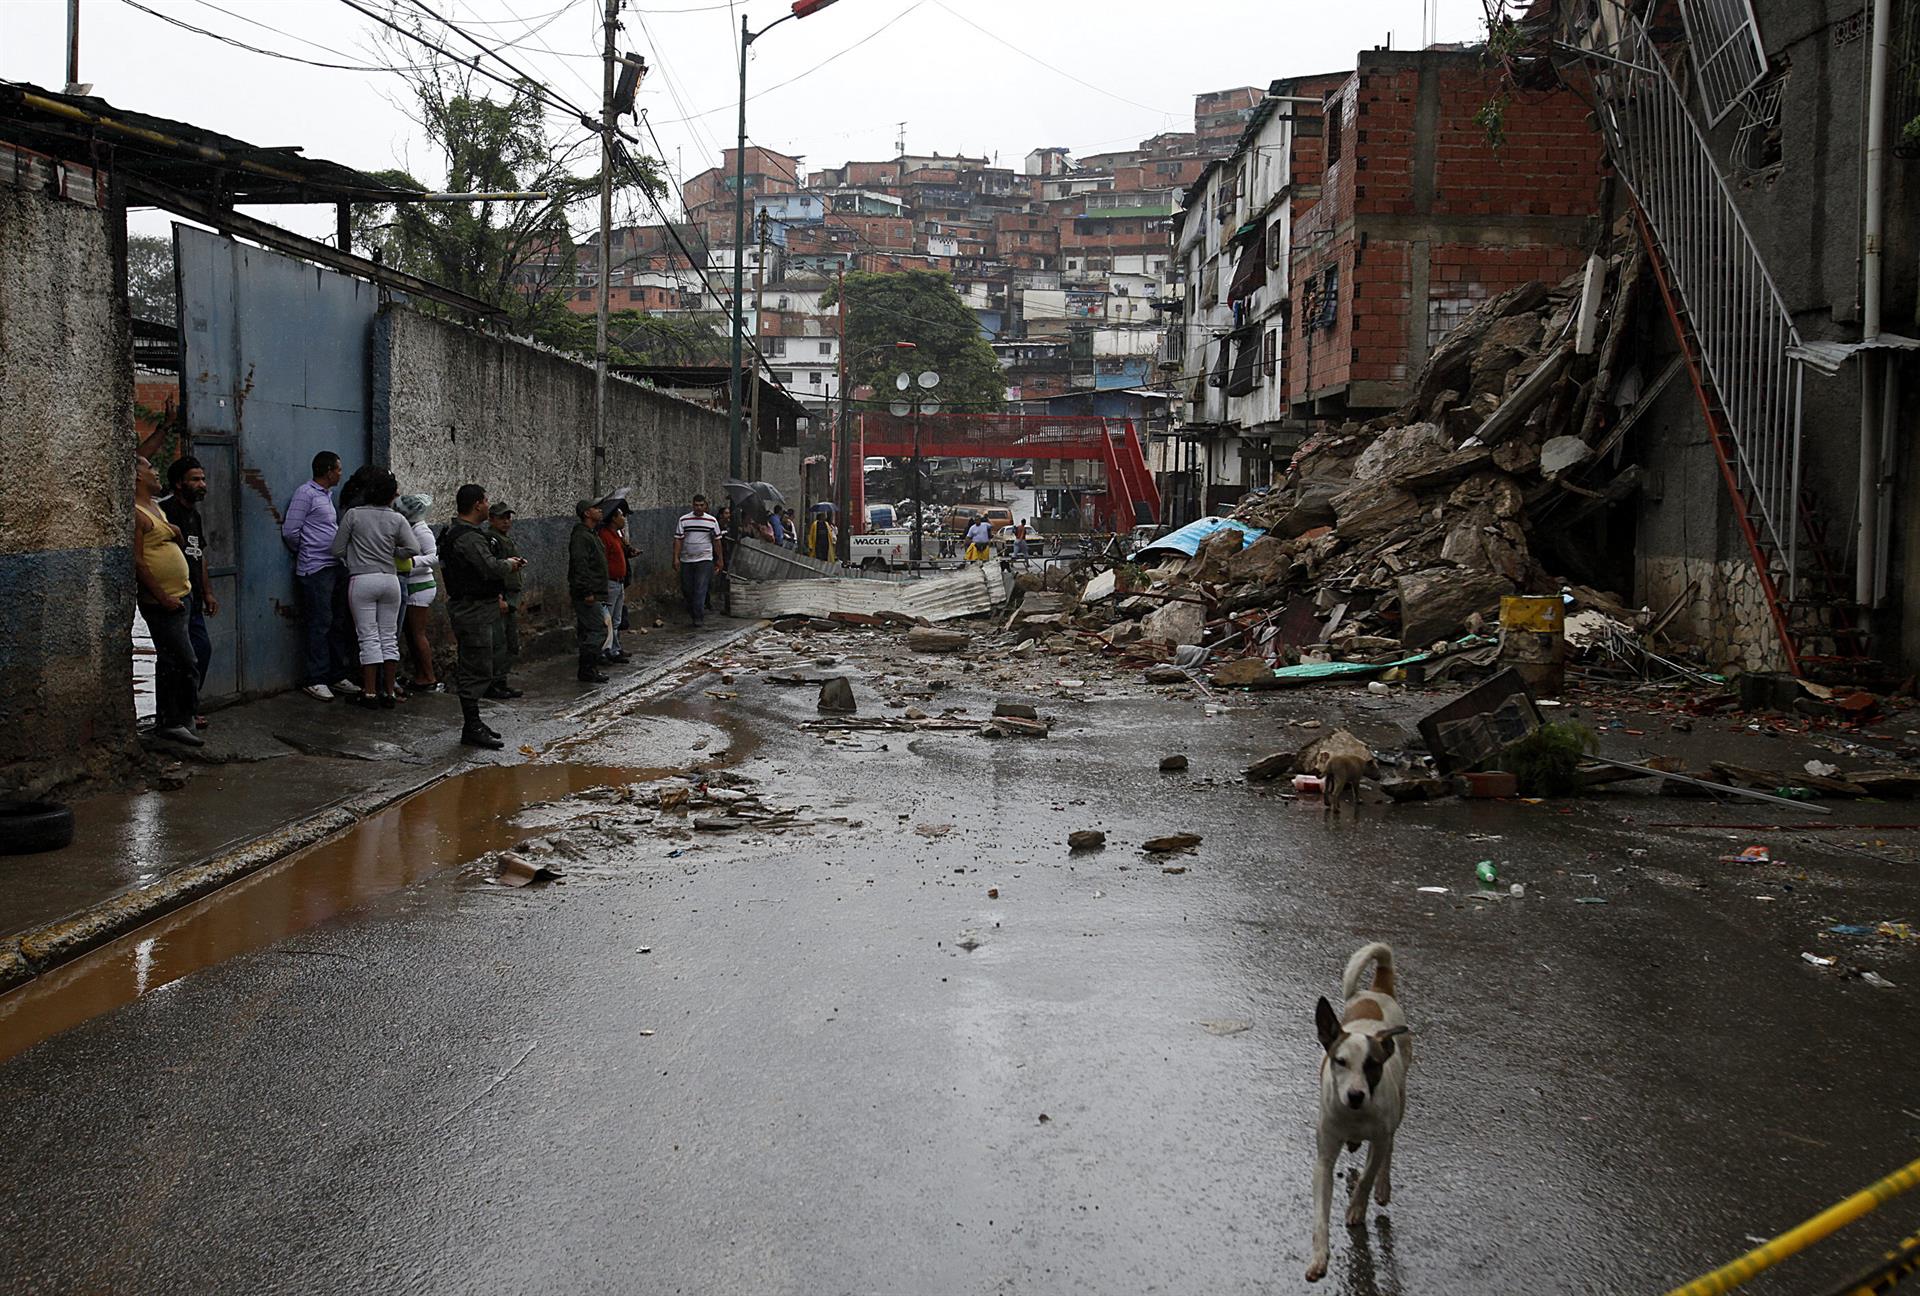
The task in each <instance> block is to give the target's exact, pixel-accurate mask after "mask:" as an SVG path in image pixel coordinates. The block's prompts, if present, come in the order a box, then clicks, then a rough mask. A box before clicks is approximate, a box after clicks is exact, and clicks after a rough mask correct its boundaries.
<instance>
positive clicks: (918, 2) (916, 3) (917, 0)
mask: <svg viewBox="0 0 1920 1296" xmlns="http://www.w3.org/2000/svg"><path fill="white" fill-rule="evenodd" d="M926 3H927V0H913V3H912V4H910V5H908V6H907V7H906V8H905V9H902V10H901V11H900V12H899V13H897V14H895V15H894V16H893V17H891V18H889V19H887V21H885V22H884V23H881V24H880V25H879V26H878V27H876V28H874V29H873V30H872V31H870V32H868V33H867V34H866V35H865V36H862V37H861V38H860V39H859V40H857V41H855V42H854V43H853V44H851V45H849V46H847V47H846V48H845V49H843V50H841V51H839V52H838V53H835V54H829V55H827V57H825V58H823V59H821V60H820V61H819V62H818V63H815V64H814V65H813V66H812V67H810V68H808V69H807V70H806V71H804V72H797V73H795V74H794V75H792V76H790V77H788V78H787V79H786V80H785V81H776V82H774V83H773V84H772V85H770V86H767V87H766V88H765V89H762V90H756V91H754V92H753V93H752V94H750V95H748V96H747V102H748V103H752V102H753V101H754V100H755V99H758V98H759V97H760V96H762V95H767V94H772V93H773V92H774V91H775V90H779V89H781V88H783V87H785V86H790V85H792V84H793V83H794V82H795V81H798V80H800V79H801V78H802V77H809V76H812V75H813V74H814V73H815V72H818V71H819V70H820V69H821V68H823V67H825V66H826V65H827V64H829V63H831V62H833V61H834V60H835V59H838V58H840V57H842V56H843V55H847V54H851V53H853V51H855V50H857V49H859V48H860V47H861V46H862V45H865V44H866V43H867V42H868V41H870V40H872V39H873V38H874V37H876V36H878V35H879V34H880V33H881V32H884V31H886V30H887V28H889V27H891V26H893V25H894V24H895V23H897V22H899V21H900V20H901V19H902V18H905V17H906V16H907V15H908V14H910V13H912V12H913V11H914V10H916V9H918V8H920V6H922V5H924V4H926ZM735 107H738V101H737V100H736V101H735V102H734V103H730V104H721V105H720V106H719V107H718V108H708V109H706V110H705V111H704V112H698V113H694V114H693V116H694V117H711V116H713V115H714V114H715V113H721V112H726V111H728V110H729V109H732V108H735ZM690 120H692V118H687V117H682V118H676V119H675V120H673V121H664V122H661V123H660V124H661V125H662V126H678V125H680V124H681V123H682V122H685V121H690Z"/></svg>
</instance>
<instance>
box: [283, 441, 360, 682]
mask: <svg viewBox="0 0 1920 1296" xmlns="http://www.w3.org/2000/svg"><path fill="white" fill-rule="evenodd" d="M339 484H340V456H339V455H337V454H335V453H334V452H333V451H331V450H322V451H321V452H320V453H319V454H317V455H315V456H314V457H313V480H311V481H307V482H302V483H301V484H300V488H299V489H298V490H296V491H294V493H293V499H292V500H290V501H288V503H287V512H286V516H285V518H283V519H282V521H281V523H280V539H281V540H282V541H283V542H285V544H286V546H287V549H288V550H289V551H290V552H291V553H292V554H293V579H294V583H295V585H296V586H297V587H298V588H299V592H300V625H301V631H302V636H303V639H304V642H305V646H306V670H305V674H304V676H303V679H302V684H303V687H304V688H305V691H306V694H307V696H308V697H313V698H318V699H319V700H320V701H322V702H331V701H332V700H333V695H334V694H335V693H336V692H339V693H349V694H351V693H358V692H359V691H360V686H359V685H358V684H355V683H354V682H353V681H352V680H351V679H349V678H348V675H349V668H348V665H347V644H346V635H345V634H344V633H343V627H342V626H341V624H340V619H339V617H338V616H337V615H336V605H339V604H342V603H344V602H345V599H344V596H343V594H342V591H341V588H340V575H341V573H342V572H343V571H344V570H345V568H343V567H342V566H341V565H340V562H339V560H338V559H336V558H335V557H334V556H333V533H334V532H335V531H336V530H338V529H339V517H338V515H337V514H336V513H335V512H334V508H333V488H334V487H335V486H338V485H339ZM329 684H331V686H332V687H331V688H330V687H328V686H329Z"/></svg>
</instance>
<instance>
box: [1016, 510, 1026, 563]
mask: <svg viewBox="0 0 1920 1296" xmlns="http://www.w3.org/2000/svg"><path fill="white" fill-rule="evenodd" d="M1013 556H1014V557H1015V558H1025V557H1026V556H1027V519H1025V518H1021V519H1020V522H1019V524H1018V525H1017V526H1015V527H1014V528H1013Z"/></svg>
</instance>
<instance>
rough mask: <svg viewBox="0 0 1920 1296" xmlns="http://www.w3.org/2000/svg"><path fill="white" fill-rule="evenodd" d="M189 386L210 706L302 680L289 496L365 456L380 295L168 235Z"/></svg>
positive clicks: (293, 263)
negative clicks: (207, 591)
mask: <svg viewBox="0 0 1920 1296" xmlns="http://www.w3.org/2000/svg"><path fill="white" fill-rule="evenodd" d="M173 236H174V261H175V265H176V266H177V274H178V276H179V302H180V307H179V309H180V337H181V346H182V355H181V370H182V373H183V374H184V381H183V383H182V387H183V389H184V397H185V415H186V425H187V430H188V433H189V435H190V436H191V437H192V439H193V447H194V453H195V454H196V455H197V456H198V457H199V458H200V460H201V462H202V463H204V464H205V465H206V469H207V484H208V495H207V500H206V502H205V504H204V505H203V506H202V513H203V514H204V516H205V519H206V527H207V548H208V554H207V574H208V576H209V577H210V578H211V580H212V581H213V588H214V594H215V597H217V598H218V599H219V601H220V614H219V615H218V616H216V617H214V618H213V619H212V620H211V621H209V622H208V625H207V629H208V631H209V633H210V634H211V635H212V638H213V663H212V666H211V668H210V669H209V671H208V675H207V686H206V690H205V692H206V695H207V696H208V697H210V698H219V697H227V696H232V695H235V694H243V693H254V694H257V693H271V692H275V691H278V690H281V689H286V688H291V687H293V686H294V685H296V684H298V683H299V682H300V674H301V670H300V649H299V642H300V641H299V637H298V635H299V617H298V602H297V599H296V597H295V593H294V584H293V559H292V557H291V555H289V554H288V552H287V550H286V547H285V546H284V545H283V544H282V543H281V540H280V519H281V516H282V515H283V513H284V512H285V510H286V506H287V501H288V500H289V499H291V498H292V496H293V492H294V490H295V488H296V487H298V486H299V485H300V483H301V482H304V481H306V480H307V479H308V478H309V477H310V476H311V475H312V464H313V456H314V454H315V453H316V452H317V451H320V450H332V451H334V452H335V453H337V454H338V455H339V456H340V460H341V464H342V466H343V467H344V469H345V470H346V471H347V472H349V473H351V472H352V471H353V470H354V469H355V468H357V467H359V466H360V465H361V464H362V463H364V462H366V458H367V429H368V422H367V395H368V391H369V387H370V383H369V377H368V369H367V366H368V362H369V361H368V358H369V350H370V345H371V337H372V329H373V319H374V315H375V313H376V312H377V311H378V309H379V304H380V302H379V290H378V289H377V288H375V287H374V286H373V285H372V284H369V283H363V282H361V281H360V280H358V279H352V278H349V277H348V276H346V275H341V274H335V273H333V272H332V271H330V270H322V269H320V268H319V267H317V266H313V265H310V264H308V263H306V262H304V261H297V260H294V259H293V258H291V257H284V256H280V255H278V254H277V253H273V252H268V251H264V250H263V249H261V248H256V247H248V246H246V245H244V244H240V243H236V242H234V241H233V240H232V239H229V238H223V237H221V236H220V235H218V234H210V233H208V232H206V231H204V230H199V229H193V228H190V227H188V226H184V225H175V226H174V235H173Z"/></svg>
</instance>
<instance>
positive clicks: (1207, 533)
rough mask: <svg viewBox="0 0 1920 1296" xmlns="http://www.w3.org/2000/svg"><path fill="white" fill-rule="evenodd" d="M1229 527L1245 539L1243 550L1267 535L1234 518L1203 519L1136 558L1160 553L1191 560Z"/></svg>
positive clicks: (1167, 537)
mask: <svg viewBox="0 0 1920 1296" xmlns="http://www.w3.org/2000/svg"><path fill="white" fill-rule="evenodd" d="M1228 527H1233V528H1234V529H1236V530H1238V531H1239V532H1240V533H1241V535H1242V536H1243V537H1244V538H1243V539H1242V540H1241V542H1240V547H1241V548H1243V549H1244V548H1246V547H1247V546H1248V545H1250V544H1252V543H1253V542H1254V541H1255V540H1258V539H1259V538H1260V537H1261V536H1263V535H1265V534H1266V532H1265V531H1261V530H1259V529H1258V528H1255V527H1250V526H1248V525H1247V524H1246V523H1245V522H1236V521H1234V519H1232V518H1224V517H1203V518H1198V519H1196V520H1194V521H1192V522H1189V523H1187V524H1186V525H1185V526H1183V527H1181V528H1179V529H1178V530H1175V531H1169V532H1167V534H1165V535H1163V536H1161V537H1160V538H1159V539H1158V540H1155V541H1154V542H1153V543H1152V544H1150V545H1148V546H1147V547H1146V548H1144V549H1141V550H1139V551H1138V552H1136V553H1135V554H1134V557H1136V558H1145V557H1147V556H1148V555H1149V554H1155V553H1160V554H1181V555H1184V556H1185V557H1188V558H1191V557H1193V556H1194V555H1195V554H1196V553H1199V552H1200V546H1201V545H1203V544H1205V543H1206V542H1207V540H1208V539H1209V538H1210V537H1211V536H1213V535H1214V534H1215V533H1216V532H1219V531H1224V530H1226V529H1227V528H1228Z"/></svg>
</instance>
